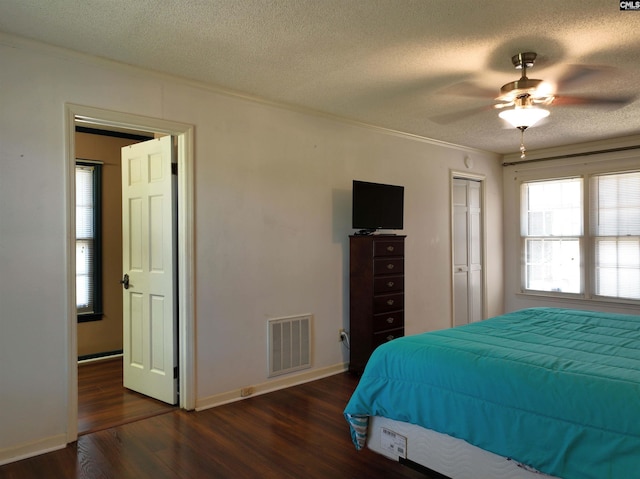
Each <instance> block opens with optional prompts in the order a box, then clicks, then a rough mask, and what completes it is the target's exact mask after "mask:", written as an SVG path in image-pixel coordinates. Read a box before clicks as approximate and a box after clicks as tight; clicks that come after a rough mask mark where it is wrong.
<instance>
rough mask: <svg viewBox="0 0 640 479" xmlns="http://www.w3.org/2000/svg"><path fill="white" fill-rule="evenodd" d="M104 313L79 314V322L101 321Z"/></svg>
mask: <svg viewBox="0 0 640 479" xmlns="http://www.w3.org/2000/svg"><path fill="white" fill-rule="evenodd" d="M102 316H103V313H83V314H79V315H78V322H79V323H88V322H91V321H100V320H101V319H102Z"/></svg>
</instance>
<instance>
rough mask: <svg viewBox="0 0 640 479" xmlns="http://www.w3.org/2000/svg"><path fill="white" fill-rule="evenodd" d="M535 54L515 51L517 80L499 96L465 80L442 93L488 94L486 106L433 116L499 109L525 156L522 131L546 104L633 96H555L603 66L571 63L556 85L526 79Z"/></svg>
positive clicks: (613, 102) (443, 119)
mask: <svg viewBox="0 0 640 479" xmlns="http://www.w3.org/2000/svg"><path fill="white" fill-rule="evenodd" d="M537 56H538V55H537V54H536V53H535V52H524V53H518V54H517V55H514V56H512V57H511V63H512V64H513V66H514V67H515V68H516V70H522V74H521V76H520V78H519V79H518V80H514V81H511V82H509V83H506V84H504V85H502V87H501V88H500V91H499V95H498V96H497V97H495V93H494V91H492V90H487V89H485V88H479V87H477V85H474V84H469V83H467V82H464V83H461V84H458V85H453V86H452V87H449V88H447V89H445V91H444V92H445V93H450V94H459V95H464V96H482V97H492V98H493V99H494V101H496V102H497V103H495V104H493V105H490V106H488V107H481V108H479V109H473V110H470V111H465V112H457V113H453V114H445V115H439V116H436V117H433V118H432V119H433V120H434V121H436V122H437V123H449V122H452V121H456V120H458V119H462V118H465V117H467V116H469V114H473V113H478V112H480V111H483V110H486V109H497V110H501V111H500V113H499V114H498V116H499V117H500V118H502V119H504V120H505V121H507V122H508V123H510V124H511V125H512V126H513V127H514V128H517V129H519V130H520V132H521V142H520V152H521V157H522V158H524V156H525V151H526V150H525V147H524V131H525V130H526V129H527V128H529V127H531V126H533V125H534V124H536V123H538V122H539V121H540V120H542V119H543V118H546V117H547V116H549V114H550V112H549V110H548V109H546V108H545V107H548V106H551V105H553V106H571V105H599V106H607V105H609V106H622V105H624V104H627V103H629V102H631V101H633V97H628V96H626V97H589V96H565V95H558V94H557V93H556V91H558V90H569V89H571V87H572V86H574V85H576V84H577V83H580V82H582V81H583V80H585V79H586V78H588V77H589V76H592V75H593V74H595V73H601V72H602V71H604V70H605V69H606V68H605V67H600V66H584V65H574V66H572V67H570V68H569V70H568V72H567V73H566V74H565V76H564V77H563V78H562V79H561V80H560V81H558V83H557V87H555V88H554V86H553V85H552V84H551V83H548V82H545V81H543V80H538V79H533V78H529V77H528V76H527V70H528V69H529V68H532V67H533V66H534V64H535V61H536V58H537Z"/></svg>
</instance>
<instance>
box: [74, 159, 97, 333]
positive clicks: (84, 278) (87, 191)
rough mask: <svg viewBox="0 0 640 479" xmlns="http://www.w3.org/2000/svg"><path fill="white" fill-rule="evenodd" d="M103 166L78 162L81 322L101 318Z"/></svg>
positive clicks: (77, 216)
mask: <svg viewBox="0 0 640 479" xmlns="http://www.w3.org/2000/svg"><path fill="white" fill-rule="evenodd" d="M100 185H101V165H100V164H95V163H89V162H82V161H78V162H76V307H77V310H78V321H79V322H83V321H95V320H98V319H102V280H101V274H102V268H101V266H102V254H101V241H100V237H101V232H100V223H101V221H100V211H101V205H100V198H101V192H100Z"/></svg>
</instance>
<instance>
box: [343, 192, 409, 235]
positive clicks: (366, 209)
mask: <svg viewBox="0 0 640 479" xmlns="http://www.w3.org/2000/svg"><path fill="white" fill-rule="evenodd" d="M403 216H404V187H403V186H395V185H385V184H381V183H370V182H367V181H359V180H353V209H352V226H353V228H354V229H360V230H369V231H375V230H377V229H388V230H401V229H402V227H403Z"/></svg>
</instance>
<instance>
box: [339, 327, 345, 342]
mask: <svg viewBox="0 0 640 479" xmlns="http://www.w3.org/2000/svg"><path fill="white" fill-rule="evenodd" d="M345 334H346V332H345V330H344V328H340V329H338V342H339V343H341V342H343V341H344V336H345Z"/></svg>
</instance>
